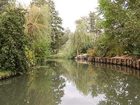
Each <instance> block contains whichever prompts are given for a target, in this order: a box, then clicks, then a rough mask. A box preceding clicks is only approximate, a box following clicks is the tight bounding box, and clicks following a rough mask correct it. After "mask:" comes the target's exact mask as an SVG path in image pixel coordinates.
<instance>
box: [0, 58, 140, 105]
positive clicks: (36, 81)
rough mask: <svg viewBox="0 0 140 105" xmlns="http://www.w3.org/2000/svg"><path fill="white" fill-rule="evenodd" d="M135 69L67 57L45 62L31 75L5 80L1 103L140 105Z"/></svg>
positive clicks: (139, 81) (0, 89)
mask: <svg viewBox="0 0 140 105" xmlns="http://www.w3.org/2000/svg"><path fill="white" fill-rule="evenodd" d="M131 71H132V70H131V69H127V68H125V67H123V68H121V67H118V66H113V67H112V66H108V65H100V64H80V63H76V62H74V61H66V60H65V61H64V60H56V61H47V62H43V63H42V64H41V66H40V67H37V68H36V69H35V70H32V72H30V73H29V74H28V75H24V76H20V77H16V78H13V79H9V80H5V81H1V82H0V105H139V103H140V79H139V74H140V72H139V71H132V72H131ZM131 74H132V75H131ZM134 74H136V75H134ZM76 96H77V97H76ZM70 98H71V99H70ZM82 100H83V101H84V102H82ZM80 102H82V103H80Z"/></svg>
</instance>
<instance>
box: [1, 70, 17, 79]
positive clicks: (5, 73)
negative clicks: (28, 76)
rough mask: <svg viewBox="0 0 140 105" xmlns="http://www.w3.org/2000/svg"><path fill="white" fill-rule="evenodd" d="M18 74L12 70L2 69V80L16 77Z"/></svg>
mask: <svg viewBox="0 0 140 105" xmlns="http://www.w3.org/2000/svg"><path fill="white" fill-rule="evenodd" d="M16 75H17V73H15V72H12V71H3V70H0V80H3V79H7V78H10V77H14V76H16Z"/></svg>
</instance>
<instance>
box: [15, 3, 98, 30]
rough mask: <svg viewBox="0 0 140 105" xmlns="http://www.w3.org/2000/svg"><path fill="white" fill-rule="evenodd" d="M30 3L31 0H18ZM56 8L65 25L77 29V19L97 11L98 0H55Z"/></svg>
mask: <svg viewBox="0 0 140 105" xmlns="http://www.w3.org/2000/svg"><path fill="white" fill-rule="evenodd" d="M18 1H20V2H22V3H23V4H25V5H28V4H29V3H30V1H31V0H18ZM54 2H55V6H56V10H57V11H58V12H59V16H60V17H61V18H62V20H63V27H64V28H69V29H70V30H71V31H74V30H75V21H76V20H78V19H79V18H80V17H83V16H88V14H89V13H90V11H95V9H96V8H97V6H98V0H54Z"/></svg>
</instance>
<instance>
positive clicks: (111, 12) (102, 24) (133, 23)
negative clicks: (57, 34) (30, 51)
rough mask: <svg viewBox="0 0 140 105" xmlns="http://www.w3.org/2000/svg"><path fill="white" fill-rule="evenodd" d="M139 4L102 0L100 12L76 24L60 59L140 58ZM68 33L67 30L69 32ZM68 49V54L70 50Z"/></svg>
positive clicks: (131, 0)
mask: <svg viewBox="0 0 140 105" xmlns="http://www.w3.org/2000/svg"><path fill="white" fill-rule="evenodd" d="M139 11H140V1H139V0H99V6H98V8H97V11H92V12H91V13H90V14H89V16H87V17H81V18H80V19H79V20H77V21H76V30H75V32H70V31H69V33H68V34H71V35H69V40H68V42H67V43H66V44H65V46H64V47H63V48H62V50H61V52H60V54H59V56H63V57H66V58H74V57H75V56H76V55H77V54H81V53H87V54H88V55H90V56H101V57H114V56H122V55H127V56H136V57H139V56H140V30H139V28H140V19H139V17H140V12H139ZM67 32H68V31H67ZM68 50H69V51H68Z"/></svg>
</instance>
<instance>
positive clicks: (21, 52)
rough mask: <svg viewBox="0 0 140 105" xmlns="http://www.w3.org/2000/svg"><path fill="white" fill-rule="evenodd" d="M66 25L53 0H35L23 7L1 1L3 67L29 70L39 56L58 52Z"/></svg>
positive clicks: (12, 0) (11, 0) (0, 55)
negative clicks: (63, 24) (64, 25)
mask: <svg viewBox="0 0 140 105" xmlns="http://www.w3.org/2000/svg"><path fill="white" fill-rule="evenodd" d="M63 35H64V29H63V27H62V19H61V18H60V17H59V16H58V12H57V11H56V9H55V4H54V2H53V1H52V0H47V1H46V0H33V1H32V2H31V4H30V6H29V8H26V9H25V8H23V7H22V6H21V5H20V4H19V5H18V4H17V2H16V1H15V0H1V1H0V70H11V71H16V72H25V71H27V70H28V68H29V67H31V66H33V65H35V64H36V62H37V60H38V59H42V58H46V57H48V56H50V55H51V54H55V53H57V52H58V49H59V48H60V47H61V45H62V42H63V41H62V37H63Z"/></svg>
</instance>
